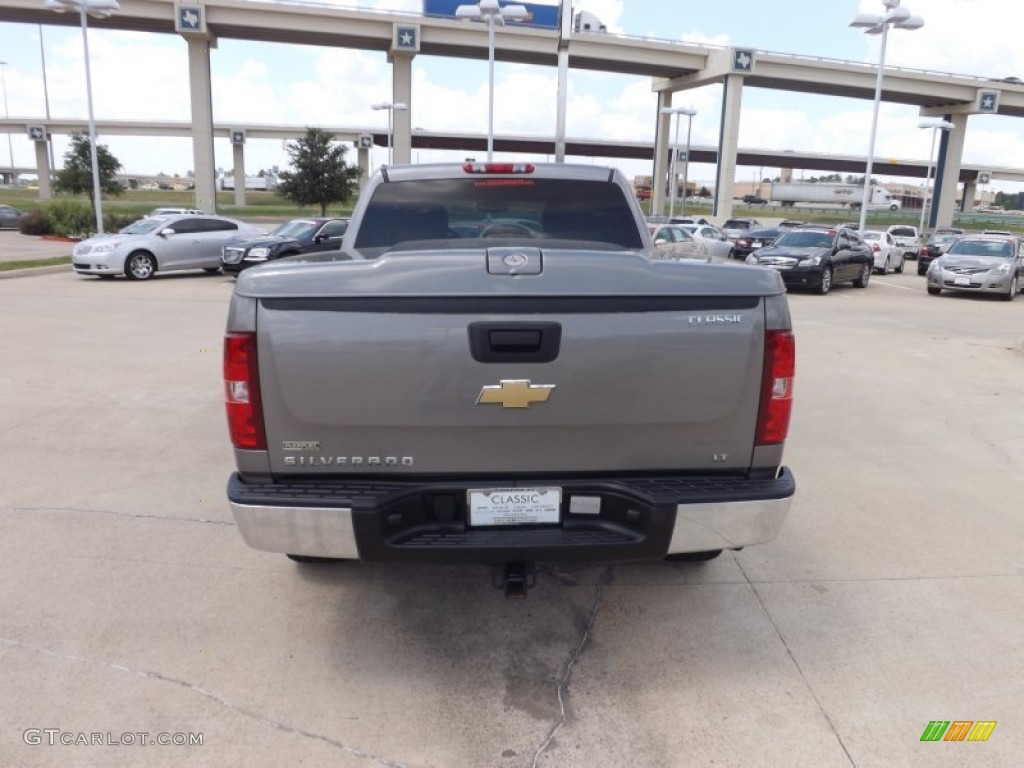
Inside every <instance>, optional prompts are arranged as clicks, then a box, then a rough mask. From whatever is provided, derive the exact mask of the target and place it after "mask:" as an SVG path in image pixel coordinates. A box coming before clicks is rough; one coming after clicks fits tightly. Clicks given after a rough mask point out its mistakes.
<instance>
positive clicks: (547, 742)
mask: <svg viewBox="0 0 1024 768" xmlns="http://www.w3.org/2000/svg"><path fill="white" fill-rule="evenodd" d="M613 568H614V566H611V565H609V566H608V567H607V568H605V570H604V573H602V574H601V576H600V577H599V578H598V580H597V585H596V588H595V590H594V602H593V603H592V604H591V606H590V614H589V616H588V617H587V621H586V622H585V623H584V625H583V631H582V633H581V635H580V639H579V642H578V643H576V649H575V650H574V651H573V652H572V654H571V655H570V656H569V659H568V660H567V661H566V663H565V669H564V671H563V672H562V677H561V678H560V679H559V681H558V686H557V687H556V688H555V694H556V696H557V698H558V711H559V716H558V722H556V723H555V724H554V725H553V726H552V727H551V730H550V731H548V735H547V737H546V738H545V739H544V741H543V742H542V743H541V745H540V746H539V747H537V751H536V752H535V753H534V755H533V768H537V762H538V761H539V760H540V756H541V755H542V754H544V752H545V750H547V748H548V747H549V746H551V742H552V741H553V740H554V738H555V736H557V735H558V732H559V731H560V730H562V726H564V725H565V721H566V714H565V698H566V696H567V695H568V688H569V679H570V678H571V677H572V670H573V667H574V666H575V665H576V662H577V661H578V660H579V658H580V656H581V655H582V654H583V650H584V648H586V645H587V641H588V640H589V639H590V632H591V630H593V628H594V622H595V621H596V620H597V613H598V611H599V610H600V608H601V600H602V599H603V597H604V590H605V587H606V586H608V585H609V584H610V583H611V581H612V572H613Z"/></svg>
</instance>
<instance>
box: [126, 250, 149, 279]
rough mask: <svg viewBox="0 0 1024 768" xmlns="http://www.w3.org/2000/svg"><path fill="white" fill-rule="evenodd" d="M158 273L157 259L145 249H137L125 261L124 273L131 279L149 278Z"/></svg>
mask: <svg viewBox="0 0 1024 768" xmlns="http://www.w3.org/2000/svg"><path fill="white" fill-rule="evenodd" d="M155 273H156V259H154V258H153V255H152V254H150V253H146V252H145V251H136V252H135V253H133V254H131V255H129V256H128V258H127V260H126V261H125V263H124V274H125V276H126V277H128V278H129V279H131V280H149V278H151V277H152V276H153V275H154V274H155Z"/></svg>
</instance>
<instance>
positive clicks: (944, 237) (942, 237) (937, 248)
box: [917, 233, 962, 275]
mask: <svg viewBox="0 0 1024 768" xmlns="http://www.w3.org/2000/svg"><path fill="white" fill-rule="evenodd" d="M961 234H962V233H961ZM959 239H960V235H958V234H953V233H947V234H942V233H936V234H934V235H932V236H931V237H929V238H928V241H927V242H926V243H925V244H924V245H922V246H921V250H920V251H918V252H917V274H919V275H924V274H927V273H928V265H929V264H931V263H932V261H934V260H935V259H937V258H939V256H941V255H942V254H944V253H945V252H946V251H948V250H949V246H951V245H952V244H953V243H955V242H956V241H957V240H959Z"/></svg>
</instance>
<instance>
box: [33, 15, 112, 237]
mask: <svg viewBox="0 0 1024 768" xmlns="http://www.w3.org/2000/svg"><path fill="white" fill-rule="evenodd" d="M43 6H44V7H45V8H48V9H49V10H51V11H56V12H57V13H64V12H65V11H78V15H79V17H80V18H81V20H82V48H83V50H84V52H85V100H86V104H87V105H88V108H89V146H90V147H91V150H92V152H91V155H92V196H93V202H94V205H95V208H96V233H97V234H103V201H102V200H101V198H100V164H99V156H98V154H97V150H96V120H95V118H94V117H93V113H92V73H91V71H90V70H89V24H88V22H87V20H86V19H87V17H88V16H92V17H94V18H98V19H103V18H106V17H107V16H110V15H111V14H112V13H113V12H114V11H116V10H118V9H119V8H120V7H121V6H120V5H119V4H118V2H117V0H46V1H45V2H44V3H43Z"/></svg>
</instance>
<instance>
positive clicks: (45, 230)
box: [18, 211, 53, 235]
mask: <svg viewBox="0 0 1024 768" xmlns="http://www.w3.org/2000/svg"><path fill="white" fill-rule="evenodd" d="M18 231H19V232H21V234H23V235H52V234H53V225H52V224H51V223H50V216H49V214H48V213H47V212H46V211H30V212H29V213H28V214H26V215H25V216H24V218H22V220H21V226H20V227H19V228H18Z"/></svg>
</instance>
